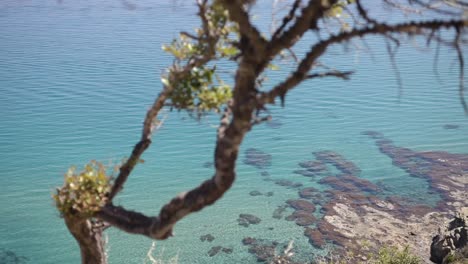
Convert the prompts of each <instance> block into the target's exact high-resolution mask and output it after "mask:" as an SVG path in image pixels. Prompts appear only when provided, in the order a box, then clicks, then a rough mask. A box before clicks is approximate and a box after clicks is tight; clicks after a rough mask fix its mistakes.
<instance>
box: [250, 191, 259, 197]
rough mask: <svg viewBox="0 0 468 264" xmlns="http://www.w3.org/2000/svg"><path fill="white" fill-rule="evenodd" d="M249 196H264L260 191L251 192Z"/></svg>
mask: <svg viewBox="0 0 468 264" xmlns="http://www.w3.org/2000/svg"><path fill="white" fill-rule="evenodd" d="M249 195H250V196H259V195H262V193H261V192H259V191H251V192H250V193H249Z"/></svg>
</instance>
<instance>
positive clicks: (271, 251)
mask: <svg viewBox="0 0 468 264" xmlns="http://www.w3.org/2000/svg"><path fill="white" fill-rule="evenodd" d="M242 243H243V244H244V245H246V246H248V247H249V249H248V252H249V253H250V254H252V255H254V256H255V257H256V258H257V261H258V262H267V263H270V262H271V260H272V259H273V258H274V257H275V252H276V247H277V246H278V245H279V243H278V242H277V241H269V240H265V239H256V238H251V237H246V238H244V239H242Z"/></svg>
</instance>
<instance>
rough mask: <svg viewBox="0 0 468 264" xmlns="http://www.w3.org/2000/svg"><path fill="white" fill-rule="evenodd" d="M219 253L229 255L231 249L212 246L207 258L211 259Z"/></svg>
mask: <svg viewBox="0 0 468 264" xmlns="http://www.w3.org/2000/svg"><path fill="white" fill-rule="evenodd" d="M219 252H224V253H226V254H231V253H232V248H225V247H222V246H214V247H212V248H211V249H210V250H209V251H208V256H210V257H213V256H215V255H216V254H218V253H219Z"/></svg>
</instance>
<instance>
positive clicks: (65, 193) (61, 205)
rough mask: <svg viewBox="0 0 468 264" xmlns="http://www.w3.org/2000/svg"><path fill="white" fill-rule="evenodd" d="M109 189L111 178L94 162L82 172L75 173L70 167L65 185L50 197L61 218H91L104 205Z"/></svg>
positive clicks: (100, 165)
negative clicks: (77, 216)
mask: <svg viewBox="0 0 468 264" xmlns="http://www.w3.org/2000/svg"><path fill="white" fill-rule="evenodd" d="M110 188H111V177H109V176H107V175H106V168H105V167H104V166H103V165H102V164H101V163H98V162H96V161H91V162H90V163H89V164H87V165H86V166H85V168H84V170H83V171H81V172H79V173H76V168H75V167H71V168H70V169H69V170H68V172H67V173H66V174H65V183H64V185H63V186H62V187H61V188H57V190H56V192H55V193H54V194H53V195H52V197H53V199H54V201H55V205H56V207H57V209H58V211H59V212H60V214H61V216H64V215H67V214H73V215H76V214H79V215H83V216H86V217H90V216H92V215H93V214H94V213H95V212H97V211H99V209H100V208H101V207H102V206H104V205H105V203H106V202H107V195H108V193H109V192H110Z"/></svg>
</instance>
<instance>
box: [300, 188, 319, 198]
mask: <svg viewBox="0 0 468 264" xmlns="http://www.w3.org/2000/svg"><path fill="white" fill-rule="evenodd" d="M317 193H318V190H317V189H315V188H314V187H307V188H304V189H302V190H300V191H299V196H300V197H301V198H304V199H311V198H314V197H316V195H317Z"/></svg>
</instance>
